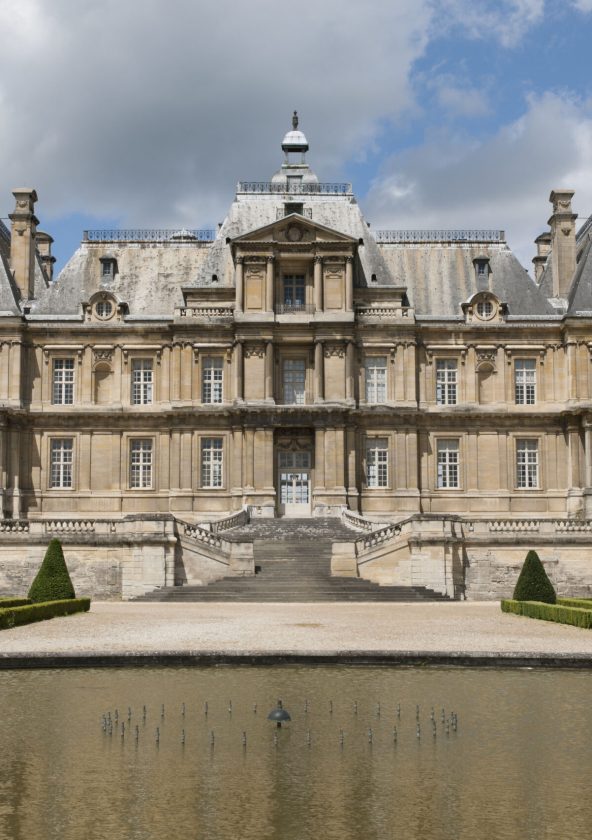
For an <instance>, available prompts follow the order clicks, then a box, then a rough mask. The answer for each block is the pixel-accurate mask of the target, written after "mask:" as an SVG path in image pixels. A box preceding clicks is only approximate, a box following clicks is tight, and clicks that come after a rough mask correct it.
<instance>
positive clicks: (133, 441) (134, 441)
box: [128, 435, 156, 491]
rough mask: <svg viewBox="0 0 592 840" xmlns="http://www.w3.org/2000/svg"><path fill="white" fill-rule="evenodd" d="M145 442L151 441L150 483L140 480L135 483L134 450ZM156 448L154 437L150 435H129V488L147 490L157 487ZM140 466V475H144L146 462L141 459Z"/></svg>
mask: <svg viewBox="0 0 592 840" xmlns="http://www.w3.org/2000/svg"><path fill="white" fill-rule="evenodd" d="M144 443H149V444H150V464H149V467H150V483H149V484H145V483H143V482H140V483H138V484H136V483H134V459H133V455H134V450H135V448H136V446H137V444H144ZM155 449H156V446H155V440H154V437H149V436H146V437H141V436H139V435H138V436H137V437H135V436H134V437H129V438H128V489H129V490H142V491H145V490H154V489H155V486H156V484H155V478H156V476H155V466H156V458H155V454H156V453H155ZM140 454H141V450H140ZM138 466H139V468H140V469H139V475H140V476H143V474H144V472H145V467H146V464H144V463H143V462H141V461H140V463H139V464H138Z"/></svg>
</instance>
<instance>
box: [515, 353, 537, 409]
mask: <svg viewBox="0 0 592 840" xmlns="http://www.w3.org/2000/svg"><path fill="white" fill-rule="evenodd" d="M514 394H515V399H516V404H517V405H534V404H535V401H536V360H535V359H516V361H515V362H514Z"/></svg>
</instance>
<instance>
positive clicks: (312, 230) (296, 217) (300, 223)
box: [231, 213, 357, 245]
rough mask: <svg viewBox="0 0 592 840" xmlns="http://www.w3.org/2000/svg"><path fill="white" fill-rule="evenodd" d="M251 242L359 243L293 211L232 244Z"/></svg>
mask: <svg viewBox="0 0 592 840" xmlns="http://www.w3.org/2000/svg"><path fill="white" fill-rule="evenodd" d="M247 242H249V243H251V242H274V243H278V244H279V243H293V244H298V243H311V242H339V243H343V244H344V245H345V244H347V245H353V244H357V240H356V239H354V238H353V237H351V236H347V235H346V234H344V233H340V232H339V231H337V230H333V229H332V228H328V227H325V225H320V224H318V223H316V222H313V221H312V220H311V219H307V218H305V217H304V216H302V215H300V214H299V213H291V214H290V215H289V216H284V217H283V218H282V219H278V221H277V222H274V223H273V224H271V225H265V226H264V227H261V228H256V229H255V230H252V231H248V232H247V233H245V234H242V236H237V237H236V238H235V239H232V240H231V244H232V245H239V244H243V243H247Z"/></svg>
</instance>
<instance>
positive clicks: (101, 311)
mask: <svg viewBox="0 0 592 840" xmlns="http://www.w3.org/2000/svg"><path fill="white" fill-rule="evenodd" d="M95 312H96V313H97V318H102V319H103V320H106V319H107V318H110V317H111V315H113V304H112V303H111V301H110V300H100V301H99V302H98V303H97V304H96V306H95Z"/></svg>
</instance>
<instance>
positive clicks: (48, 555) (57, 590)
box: [29, 539, 76, 603]
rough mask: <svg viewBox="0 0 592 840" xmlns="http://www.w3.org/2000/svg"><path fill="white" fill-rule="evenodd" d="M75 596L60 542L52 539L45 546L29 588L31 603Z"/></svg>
mask: <svg viewBox="0 0 592 840" xmlns="http://www.w3.org/2000/svg"><path fill="white" fill-rule="evenodd" d="M75 597H76V595H75V593H74V587H73V586H72V581H71V580H70V575H69V574H68V568H67V566H66V561H65V560H64V552H63V551H62V544H61V543H60V541H59V540H55V539H54V540H52V541H51V542H50V544H49V545H48V546H47V551H46V552H45V557H44V558H43V563H42V564H41V568H40V569H39V571H38V572H37V575H36V576H35V580H34V581H33V583H32V584H31V588H30V589H29V598H30V599H31V601H33V603H40V602H42V601H61V600H64V599H66V598H75Z"/></svg>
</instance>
